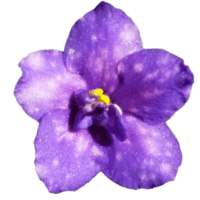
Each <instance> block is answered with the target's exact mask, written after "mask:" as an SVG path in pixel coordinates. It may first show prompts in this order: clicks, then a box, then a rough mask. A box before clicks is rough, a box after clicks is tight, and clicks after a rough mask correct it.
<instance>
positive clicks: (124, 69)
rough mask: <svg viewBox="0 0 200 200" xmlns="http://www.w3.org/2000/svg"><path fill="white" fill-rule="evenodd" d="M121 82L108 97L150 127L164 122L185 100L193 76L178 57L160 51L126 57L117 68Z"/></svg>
mask: <svg viewBox="0 0 200 200" xmlns="http://www.w3.org/2000/svg"><path fill="white" fill-rule="evenodd" d="M118 73H119V76H120V80H121V82H122V84H121V85H119V88H118V89H117V90H116V91H115V92H114V93H113V96H112V98H113V99H114V101H115V102H116V103H117V104H118V105H119V106H120V107H121V108H122V109H123V110H124V111H129V112H131V113H133V114H134V115H135V116H137V117H139V118H140V119H141V120H143V121H145V122H147V123H150V124H159V123H161V122H164V121H166V120H168V119H169V118H170V117H171V116H172V115H173V114H174V112H175V111H176V110H178V109H179V108H181V107H182V106H183V105H184V104H185V102H186V101H187V100H188V98H189V95H190V90H191V86H192V84H193V74H192V72H191V71H190V69H189V68H188V67H187V66H186V65H184V62H183V60H182V59H181V58H179V57H177V56H175V55H173V54H171V53H169V52H167V51H164V50H160V49H146V50H142V51H139V52H136V53H134V54H132V55H129V56H127V57H126V58H124V59H123V61H122V62H121V63H120V64H119V66H118Z"/></svg>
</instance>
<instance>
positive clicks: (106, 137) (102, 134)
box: [88, 125, 113, 146]
mask: <svg viewBox="0 0 200 200" xmlns="http://www.w3.org/2000/svg"><path fill="white" fill-rule="evenodd" d="M88 131H89V132H90V134H91V135H92V137H93V139H94V141H95V142H96V143H98V144H100V145H102V146H110V145H111V144H112V143H113V140H112V137H111V135H110V133H109V132H108V130H106V129H105V128H104V127H103V126H98V125H92V126H90V127H89V128H88Z"/></svg>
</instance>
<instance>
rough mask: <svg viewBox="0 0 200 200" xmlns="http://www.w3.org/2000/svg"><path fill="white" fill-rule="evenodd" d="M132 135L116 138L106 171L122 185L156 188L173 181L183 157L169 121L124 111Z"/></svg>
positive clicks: (109, 176)
mask: <svg viewBox="0 0 200 200" xmlns="http://www.w3.org/2000/svg"><path fill="white" fill-rule="evenodd" d="M124 119H125V121H126V122H127V124H128V127H127V128H128V131H129V134H128V135H129V137H128V139H127V140H126V141H124V142H120V141H118V140H114V142H113V144H112V146H111V147H110V148H109V153H110V154H109V158H110V160H109V163H108V164H107V165H106V167H105V168H104V169H103V172H104V174H105V175H106V176H107V177H108V178H110V179H111V180H113V181H114V182H116V183H118V184H119V185H121V186H124V187H128V188H133V189H139V188H153V187H156V186H159V185H162V184H164V183H166V182H168V181H172V180H173V179H174V178H175V176H176V173H177V170H178V167H179V166H180V164H181V161H182V155H181V151H180V147H179V143H178V141H177V139H176V138H175V137H174V135H173V133H172V132H171V131H170V129H169V128H168V127H167V125H166V124H159V125H157V126H152V125H149V124H147V123H144V122H142V121H140V120H139V119H137V118H135V117H133V116H131V115H126V116H125V115H124Z"/></svg>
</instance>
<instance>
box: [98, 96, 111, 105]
mask: <svg viewBox="0 0 200 200" xmlns="http://www.w3.org/2000/svg"><path fill="white" fill-rule="evenodd" d="M98 102H103V103H105V104H109V103H110V98H109V97H108V96H106V95H105V94H102V95H101V96H99V98H98Z"/></svg>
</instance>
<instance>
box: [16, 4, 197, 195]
mask: <svg viewBox="0 0 200 200" xmlns="http://www.w3.org/2000/svg"><path fill="white" fill-rule="evenodd" d="M19 66H20V67H21V69H22V71H23V76H22V77H21V79H20V80H19V82H18V83H17V86H16V88H15V96H16V98H17V101H18V103H19V104H20V105H21V106H22V108H23V109H24V110H25V112H26V113H27V114H28V115H30V116H31V117H32V118H34V119H36V120H37V121H38V122H39V123H40V125H39V128H38V133H37V137H36V139H35V149H36V159H35V165H36V171H37V174H38V176H39V178H40V179H41V180H42V181H43V182H44V183H45V185H46V186H47V188H48V190H49V191H50V192H53V193H58V192H62V191H66V190H76V189H78V188H79V187H81V186H83V185H84V184H86V183H87V182H88V181H90V180H91V179H92V178H93V177H94V176H96V174H97V173H98V172H100V171H102V172H103V173H104V174H105V175H106V176H107V177H108V178H110V179H111V180H112V181H114V182H116V183H118V184H119V185H121V186H124V187H127V188H133V189H138V188H153V187H156V186H159V185H162V184H164V183H166V182H168V181H171V180H173V179H174V178H175V176H176V173H177V170H178V167H179V166H180V164H181V160H182V156H181V151H180V147H179V143H178V141H177V140H176V138H175V137H174V135H173V133H172V132H171V131H170V129H169V128H168V126H167V125H166V124H165V121H166V120H168V119H169V118H170V117H171V116H172V115H173V114H174V112H175V111H176V110H178V109H179V108H181V107H182V106H183V105H184V103H185V102H186V101H187V100H188V98H189V94H190V90H191V86H192V83H193V75H192V73H191V71H190V70H189V68H188V67H187V66H185V65H184V63H183V60H182V59H180V58H179V57H177V56H175V55H173V54H171V53H169V52H167V51H165V50H160V49H143V48H142V42H141V38H140V35H139V31H138V29H137V27H136V25H135V24H134V23H133V22H132V20H131V19H130V18H129V17H127V16H126V14H125V13H124V12H123V11H121V10H119V9H116V8H114V7H113V6H111V5H109V4H107V3H105V2H101V3H100V4H99V5H98V6H97V7H96V8H95V9H94V10H92V11H91V12H89V13H87V14H86V15H85V16H84V17H83V18H81V19H80V20H78V21H77V22H76V23H75V25H74V26H73V28H72V30H71V32H70V35H69V38H68V40H67V42H66V45H65V50H64V52H60V51H55V50H43V51H38V52H34V53H32V54H30V55H28V56H27V57H26V58H24V59H23V60H22V61H21V62H20V64H19Z"/></svg>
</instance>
